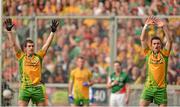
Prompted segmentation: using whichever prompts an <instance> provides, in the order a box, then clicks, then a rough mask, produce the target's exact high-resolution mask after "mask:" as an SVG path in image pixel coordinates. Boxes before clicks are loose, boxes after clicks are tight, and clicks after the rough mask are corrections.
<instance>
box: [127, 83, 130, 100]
mask: <svg viewBox="0 0 180 107" xmlns="http://www.w3.org/2000/svg"><path fill="white" fill-rule="evenodd" d="M130 92H131V88H130V85H129V84H128V83H126V97H128V98H129V96H130Z"/></svg>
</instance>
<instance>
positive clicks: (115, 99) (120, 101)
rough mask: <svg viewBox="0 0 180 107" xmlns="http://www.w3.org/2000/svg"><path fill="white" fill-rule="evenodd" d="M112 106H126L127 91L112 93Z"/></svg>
mask: <svg viewBox="0 0 180 107" xmlns="http://www.w3.org/2000/svg"><path fill="white" fill-rule="evenodd" d="M110 106H111V107H122V106H125V93H123V94H120V93H111V96H110Z"/></svg>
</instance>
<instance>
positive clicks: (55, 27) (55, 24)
mask: <svg viewBox="0 0 180 107" xmlns="http://www.w3.org/2000/svg"><path fill="white" fill-rule="evenodd" d="M58 24H59V23H58V21H57V20H52V25H51V33H50V35H49V37H48V38H47V40H46V43H45V44H44V45H43V47H42V50H44V51H45V52H47V50H48V48H49V46H50V44H51V42H52V40H53V38H54V32H56V29H57V26H58Z"/></svg>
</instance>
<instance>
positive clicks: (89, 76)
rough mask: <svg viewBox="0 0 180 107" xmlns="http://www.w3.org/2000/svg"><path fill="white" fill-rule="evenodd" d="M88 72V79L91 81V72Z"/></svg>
mask: <svg viewBox="0 0 180 107" xmlns="http://www.w3.org/2000/svg"><path fill="white" fill-rule="evenodd" d="M88 72H89V75H88V79H89V80H91V79H92V72H91V71H88Z"/></svg>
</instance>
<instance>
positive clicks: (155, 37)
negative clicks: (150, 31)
mask: <svg viewBox="0 0 180 107" xmlns="http://www.w3.org/2000/svg"><path fill="white" fill-rule="evenodd" d="M153 40H159V41H160V42H161V45H162V41H161V39H160V37H157V36H154V37H152V38H151V44H152V41H153Z"/></svg>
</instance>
